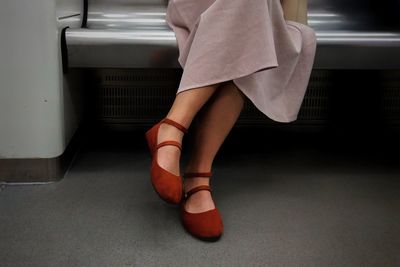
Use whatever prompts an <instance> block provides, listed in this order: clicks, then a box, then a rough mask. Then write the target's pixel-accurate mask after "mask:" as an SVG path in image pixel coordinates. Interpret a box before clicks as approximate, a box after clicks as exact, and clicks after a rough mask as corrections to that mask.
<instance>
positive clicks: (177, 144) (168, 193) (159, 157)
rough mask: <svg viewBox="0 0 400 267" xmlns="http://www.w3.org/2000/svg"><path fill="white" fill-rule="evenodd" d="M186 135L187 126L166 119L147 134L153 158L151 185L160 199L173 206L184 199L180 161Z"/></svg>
mask: <svg viewBox="0 0 400 267" xmlns="http://www.w3.org/2000/svg"><path fill="white" fill-rule="evenodd" d="M178 131H179V132H178ZM185 133H187V128H186V127H185V126H183V125H181V124H180V123H178V122H176V121H174V120H171V119H169V118H164V119H163V120H161V121H160V122H159V123H157V124H156V125H154V126H153V127H151V128H150V129H149V130H148V131H147V132H146V134H145V136H146V140H147V143H148V145H149V149H150V152H151V153H150V154H151V158H152V161H151V168H150V176H151V183H152V185H153V187H154V189H155V191H156V192H157V194H158V195H159V197H161V198H162V199H163V200H165V201H166V202H168V203H171V204H179V203H180V202H181V199H182V192H183V187H182V177H181V175H180V170H179V159H180V153H181V150H182V138H183V134H185Z"/></svg>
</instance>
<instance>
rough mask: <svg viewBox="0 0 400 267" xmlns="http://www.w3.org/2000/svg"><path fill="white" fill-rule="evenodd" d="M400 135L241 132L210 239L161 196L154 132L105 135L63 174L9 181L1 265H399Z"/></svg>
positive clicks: (229, 151) (1, 199)
mask: <svg viewBox="0 0 400 267" xmlns="http://www.w3.org/2000/svg"><path fill="white" fill-rule="evenodd" d="M396 140H397V139H396V138H395V137H393V139H389V138H386V137H385V138H365V139H363V138H357V136H356V135H354V136H353V137H352V138H350V137H347V136H346V134H345V135H341V136H340V137H339V138H338V137H336V136H334V135H326V134H321V133H297V132H296V133H282V132H279V131H275V132H268V130H254V129H252V128H247V129H244V128H234V129H233V130H232V132H231V133H230V135H229V136H228V138H227V139H226V141H225V143H224V144H223V145H222V147H221V149H220V151H219V153H218V154H217V157H216V158H215V161H214V166H213V172H214V175H213V177H212V178H211V179H212V180H211V186H212V188H213V192H214V200H215V203H216V205H217V207H218V208H219V210H220V211H221V214H222V218H223V222H224V227H225V228H224V233H223V236H222V237H221V239H220V240H219V241H217V242H205V241H201V240H198V239H196V238H194V237H192V236H191V235H189V234H188V233H187V232H186V231H185V230H184V229H183V227H182V225H181V224H180V220H179V210H178V208H177V207H176V206H173V205H169V204H166V203H164V202H162V200H160V199H159V198H158V196H157V195H156V193H155V192H154V191H153V189H152V186H151V183H150V178H149V168H150V157H149V154H148V150H147V146H146V144H145V143H144V135H143V131H141V130H137V131H132V132H107V131H105V132H104V133H102V134H97V135H95V134H94V135H93V137H91V138H88V139H87V140H86V141H85V142H83V143H82V147H81V148H80V150H79V152H78V153H77V155H76V157H75V159H74V161H73V164H72V165H71V167H70V168H69V170H68V172H67V173H66V175H65V177H64V178H63V179H62V180H60V181H58V182H53V183H48V184H25V185H9V184H3V185H2V186H1V191H0V262H1V264H0V265H1V266H4V267H5V266H41V267H43V266H58V267H60V266H96V267H97V266H285V267H287V266H352V267H354V266H360V267H361V266H363V267H366V266H400V254H399V248H400V194H399V193H400V156H399V154H398V152H399V147H400V145H399V144H398V142H397V143H396ZM185 144H186V143H184V151H183V154H182V161H181V167H182V168H183V167H184V164H185V162H187V160H188V153H186V152H187V151H186V150H185ZM187 147H188V145H186V148H187Z"/></svg>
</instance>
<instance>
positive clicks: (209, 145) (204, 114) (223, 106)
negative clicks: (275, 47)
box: [184, 81, 246, 212]
mask: <svg viewBox="0 0 400 267" xmlns="http://www.w3.org/2000/svg"><path fill="white" fill-rule="evenodd" d="M245 99H246V96H245V95H244V94H243V93H242V92H241V91H240V90H239V88H237V87H236V85H235V84H234V83H233V82H232V81H228V82H225V83H223V84H222V85H221V86H220V88H219V89H218V91H217V92H216V93H215V94H214V95H213V96H212V97H211V99H210V100H209V101H208V102H207V103H206V105H205V106H204V108H203V109H202V110H201V111H200V112H199V114H198V116H197V117H196V125H195V127H196V128H195V131H194V138H193V144H191V155H190V159H189V162H188V164H187V166H186V167H185V171H186V172H208V171H210V170H211V167H212V163H213V160H214V157H215V155H216V154H217V152H218V150H219V148H220V146H221V145H222V143H223V142H224V140H225V138H226V137H227V135H228V134H229V132H230V131H231V129H232V127H233V126H234V124H235V122H236V121H237V119H238V117H239V115H240V113H241V111H242V109H243V106H244V101H245ZM197 119H198V120H197ZM211 179H212V178H211ZM200 184H207V185H208V184H209V178H204V177H194V178H188V179H185V180H184V190H185V192H187V191H188V190H190V189H191V188H193V187H194V186H197V185H200ZM214 207H215V206H214V202H213V201H212V198H211V194H210V192H209V191H206V190H202V191H199V192H198V193H196V194H194V195H193V196H192V197H190V198H189V199H188V201H187V202H186V210H187V211H189V212H202V211H206V210H210V209H213V208H214Z"/></svg>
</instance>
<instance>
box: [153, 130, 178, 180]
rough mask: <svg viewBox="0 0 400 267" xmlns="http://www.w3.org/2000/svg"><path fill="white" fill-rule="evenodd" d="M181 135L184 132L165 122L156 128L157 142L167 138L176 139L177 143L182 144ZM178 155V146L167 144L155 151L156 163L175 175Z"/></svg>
mask: <svg viewBox="0 0 400 267" xmlns="http://www.w3.org/2000/svg"><path fill="white" fill-rule="evenodd" d="M183 135H184V133H183V132H182V131H181V130H179V129H177V128H176V127H174V126H172V125H170V124H167V123H162V124H161V125H160V128H159V130H158V136H157V144H160V143H161V142H163V141H167V140H171V141H177V142H178V143H181V144H182V139H183ZM180 156H181V150H180V149H179V148H178V147H176V146H169V145H167V146H162V147H160V148H159V149H158V152H157V163H158V165H160V167H162V168H164V169H166V170H167V171H169V172H171V173H173V174H175V175H179V174H180V165H179V160H180Z"/></svg>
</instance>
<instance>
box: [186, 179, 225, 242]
mask: <svg viewBox="0 0 400 267" xmlns="http://www.w3.org/2000/svg"><path fill="white" fill-rule="evenodd" d="M210 176H212V173H211V172H198V173H195V172H191V173H185V174H184V178H192V177H210ZM200 190H208V191H210V193H211V194H212V191H211V188H210V186H208V185H199V186H196V187H194V188H192V189H190V190H189V191H188V192H187V193H185V194H184V196H183V198H182V202H181V205H180V215H181V222H182V224H183V226H184V227H185V229H186V230H187V231H188V232H189V233H190V234H192V235H193V236H195V237H197V238H199V239H201V240H205V241H216V240H218V239H219V238H220V237H221V235H222V232H223V228H224V226H223V223H222V218H221V214H220V212H219V210H218V208H217V207H215V208H214V209H212V210H207V211H204V212H199V213H192V212H188V211H186V210H185V203H186V201H187V200H188V198H189V197H190V196H192V195H193V194H194V193H196V192H198V191H200Z"/></svg>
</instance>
